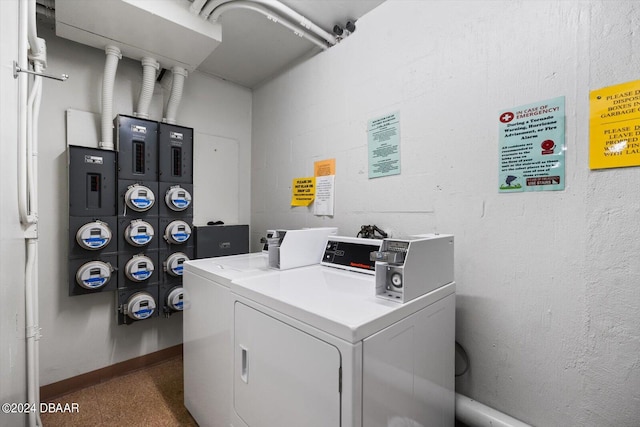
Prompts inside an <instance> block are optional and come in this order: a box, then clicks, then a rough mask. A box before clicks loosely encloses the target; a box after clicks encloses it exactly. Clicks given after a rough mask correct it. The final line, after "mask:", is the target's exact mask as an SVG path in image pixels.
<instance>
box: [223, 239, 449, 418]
mask: <svg viewBox="0 0 640 427" xmlns="http://www.w3.org/2000/svg"><path fill="white" fill-rule="evenodd" d="M336 239H337V240H338V241H337V242H336ZM332 240H333V241H334V243H337V244H335V245H333V246H332V245H331V242H332ZM354 242H356V240H355V239H351V240H349V239H347V240H346V243H343V242H342V241H340V238H338V237H333V236H330V237H329V244H328V245H327V248H328V249H329V248H331V247H333V250H332V251H330V252H331V253H327V252H325V260H326V262H324V264H325V265H323V266H313V267H306V268H301V269H295V270H288V271H282V272H280V273H279V274H275V275H264V276H257V277H250V278H238V279H235V280H233V281H232V282H231V285H230V289H231V294H232V295H231V299H232V302H233V354H234V356H233V374H232V375H233V379H232V382H233V398H232V405H233V406H232V411H231V424H230V425H231V426H233V427H298V426H305V427H333V426H335V427H339V426H341V427H437V426H446V427H451V426H453V425H454V397H455V394H454V344H455V284H454V282H453V281H452V280H453V279H451V282H449V283H447V284H444V285H443V286H440V287H439V288H437V289H435V290H433V291H431V292H429V293H427V294H425V295H422V296H419V297H417V298H415V299H412V300H411V301H409V302H406V303H404V304H403V303H399V302H393V301H389V300H387V299H382V298H377V297H376V296H375V286H376V285H375V278H374V277H373V276H372V275H370V274H362V273H360V272H357V270H360V271H365V272H369V273H370V272H371V270H372V269H373V267H372V264H368V265H366V266H365V265H364V264H365V263H368V262H369V260H368V258H367V260H363V259H362V256H361V255H358V253H361V252H366V253H367V254H368V252H370V251H372V250H377V249H375V248H370V247H369V248H366V249H365V250H364V251H362V250H360V249H358V245H359V244H360V243H357V244H355V243H354ZM354 251H355V252H354ZM354 254H355V256H356V259H355V260H351V259H350V257H351V256H352V255H354ZM424 262H425V263H430V260H428V259H427V260H425V261H424ZM451 262H453V260H451ZM332 264H333V265H337V266H340V267H343V266H345V265H346V266H351V267H350V268H351V270H353V271H344V270H339V269H336V268H332V267H331V266H329V265H332ZM432 264H433V265H431V266H430V268H440V266H439V265H437V263H436V262H432Z"/></svg>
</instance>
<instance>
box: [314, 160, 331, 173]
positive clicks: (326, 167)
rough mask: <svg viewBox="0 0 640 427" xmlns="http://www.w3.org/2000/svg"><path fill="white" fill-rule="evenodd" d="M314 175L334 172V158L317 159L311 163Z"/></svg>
mask: <svg viewBox="0 0 640 427" xmlns="http://www.w3.org/2000/svg"><path fill="white" fill-rule="evenodd" d="M313 169H314V172H315V173H314V176H327V175H335V174H336V159H328V160H319V161H317V162H314V163H313Z"/></svg>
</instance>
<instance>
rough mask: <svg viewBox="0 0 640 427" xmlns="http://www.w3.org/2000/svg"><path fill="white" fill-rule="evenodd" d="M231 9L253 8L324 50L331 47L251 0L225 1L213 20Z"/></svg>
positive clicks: (216, 10)
mask: <svg viewBox="0 0 640 427" xmlns="http://www.w3.org/2000/svg"><path fill="white" fill-rule="evenodd" d="M231 9H249V10H253V11H254V12H258V13H261V14H263V15H264V16H266V17H267V19H269V20H271V21H273V22H275V23H277V24H280V25H282V26H283V27H286V28H288V29H290V30H291V31H293V32H294V33H295V35H297V36H298V37H303V38H305V39H307V40H309V41H310V42H312V43H313V44H315V45H317V46H319V47H320V48H322V49H323V50H326V49H328V48H329V46H328V45H327V43H326V42H324V41H323V40H320V39H319V38H317V37H316V36H314V35H311V34H309V33H307V32H305V31H302V30H301V29H300V28H299V27H296V26H295V25H293V24H291V23H290V22H289V21H287V20H285V19H283V18H282V17H281V16H280V15H278V14H277V13H275V12H273V11H271V10H269V9H267V8H266V7H264V6H261V5H259V4H255V3H252V2H249V1H232V2H229V3H225V4H223V5H221V6H219V7H217V8H216V9H215V11H214V12H213V13H212V14H211V15H210V19H211V20H213V21H217V20H218V19H219V18H220V15H222V14H223V13H225V12H227V11H229V10H231Z"/></svg>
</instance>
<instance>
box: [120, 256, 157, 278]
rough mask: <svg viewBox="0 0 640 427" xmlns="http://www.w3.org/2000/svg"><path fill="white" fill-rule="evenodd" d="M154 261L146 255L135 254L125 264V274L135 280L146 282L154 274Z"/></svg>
mask: <svg viewBox="0 0 640 427" xmlns="http://www.w3.org/2000/svg"><path fill="white" fill-rule="evenodd" d="M153 270H154V266H153V261H152V260H151V258H149V257H148V256H146V255H134V256H133V258H131V259H130V260H129V261H128V262H127V264H126V265H125V266H124V274H125V275H126V276H127V278H128V279H129V280H132V281H134V282H144V281H145V280H147V279H148V278H149V277H151V275H152V274H153Z"/></svg>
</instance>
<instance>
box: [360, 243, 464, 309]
mask: <svg viewBox="0 0 640 427" xmlns="http://www.w3.org/2000/svg"><path fill="white" fill-rule="evenodd" d="M370 260H371V261H375V263H376V266H375V274H376V296H378V297H380V298H385V299H388V300H391V301H395V302H400V303H404V302H407V301H411V300H412V299H415V298H418V297H420V296H422V295H424V294H426V293H429V292H431V291H433V290H435V289H437V288H439V287H441V286H444V285H446V284H448V283H451V282H453V236H452V235H450V234H424V235H420V236H415V237H412V238H407V239H384V240H383V241H382V247H381V248H380V250H378V251H373V252H371V255H370Z"/></svg>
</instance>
